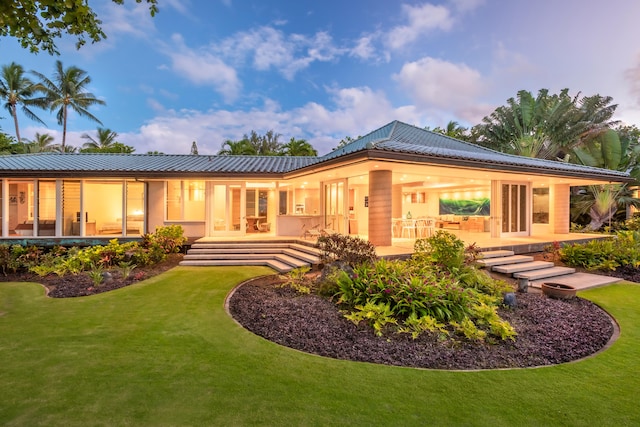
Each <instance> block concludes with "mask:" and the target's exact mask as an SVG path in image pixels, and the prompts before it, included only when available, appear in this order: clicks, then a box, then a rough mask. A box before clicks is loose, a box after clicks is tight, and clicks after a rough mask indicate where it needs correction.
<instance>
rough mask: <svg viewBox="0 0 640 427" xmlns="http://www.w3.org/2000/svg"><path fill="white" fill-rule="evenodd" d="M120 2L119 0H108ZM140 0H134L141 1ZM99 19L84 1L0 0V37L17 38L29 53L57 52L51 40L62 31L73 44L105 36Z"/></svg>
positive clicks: (151, 9)
mask: <svg viewBox="0 0 640 427" xmlns="http://www.w3.org/2000/svg"><path fill="white" fill-rule="evenodd" d="M112 1H113V2H114V3H116V4H120V5H121V4H123V0H112ZM142 2H143V0H136V3H142ZM146 2H147V3H148V4H149V12H150V14H151V16H154V15H155V14H156V13H157V12H158V7H157V5H156V3H157V0H146ZM100 24H102V22H101V21H100V19H98V17H97V15H96V14H95V12H94V11H93V10H92V9H91V8H90V7H89V4H88V2H87V0H65V1H64V2H61V1H60V0H3V1H2V2H0V36H11V37H15V38H17V39H18V41H19V42H20V44H21V45H22V47H24V48H29V49H30V50H31V52H38V51H39V50H40V49H42V50H44V51H45V52H48V53H50V54H54V53H55V54H57V53H58V50H57V48H56V44H55V39H56V38H59V37H61V36H62V35H63V34H70V35H72V36H77V37H78V41H77V42H76V47H77V48H79V47H80V46H82V45H84V44H85V43H86V40H85V37H87V38H89V39H90V40H91V41H92V42H93V43H95V42H98V41H100V40H102V39H103V38H105V37H106V35H105V33H104V32H103V31H102V28H101V27H100Z"/></svg>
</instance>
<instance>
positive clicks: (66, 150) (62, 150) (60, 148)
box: [52, 144, 78, 153]
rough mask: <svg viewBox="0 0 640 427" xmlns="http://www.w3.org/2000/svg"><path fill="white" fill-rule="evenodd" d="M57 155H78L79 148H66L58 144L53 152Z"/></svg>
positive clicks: (68, 146)
mask: <svg viewBox="0 0 640 427" xmlns="http://www.w3.org/2000/svg"><path fill="white" fill-rule="evenodd" d="M52 151H54V152H56V153H77V152H78V147H74V146H73V145H65V146H64V147H63V146H62V145H60V144H57V145H56V146H55V147H54V148H53V150H52Z"/></svg>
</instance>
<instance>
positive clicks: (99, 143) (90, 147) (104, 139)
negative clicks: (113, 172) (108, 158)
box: [80, 128, 118, 152]
mask: <svg viewBox="0 0 640 427" xmlns="http://www.w3.org/2000/svg"><path fill="white" fill-rule="evenodd" d="M97 132H98V139H97V140H95V139H93V137H92V136H91V135H89V134H88V133H83V134H82V135H81V136H80V137H81V138H82V139H85V140H87V142H85V143H84V144H82V147H83V148H84V149H87V151H93V152H100V151H108V150H109V149H110V148H112V147H113V145H114V144H115V143H116V138H117V137H118V134H117V133H116V132H114V131H112V130H111V129H107V128H98V129H97Z"/></svg>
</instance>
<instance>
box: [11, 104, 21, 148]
mask: <svg viewBox="0 0 640 427" xmlns="http://www.w3.org/2000/svg"><path fill="white" fill-rule="evenodd" d="M11 115H12V116H13V124H14V125H15V127H16V138H17V139H18V142H20V128H19V127H18V113H17V109H16V104H11Z"/></svg>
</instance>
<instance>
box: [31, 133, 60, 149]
mask: <svg viewBox="0 0 640 427" xmlns="http://www.w3.org/2000/svg"><path fill="white" fill-rule="evenodd" d="M55 149H56V145H55V144H53V136H51V135H49V134H48V133H45V134H40V133H38V132H36V134H35V137H34V138H33V140H31V141H28V140H27V143H26V144H24V152H25V153H45V152H49V151H54V150H55Z"/></svg>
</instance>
